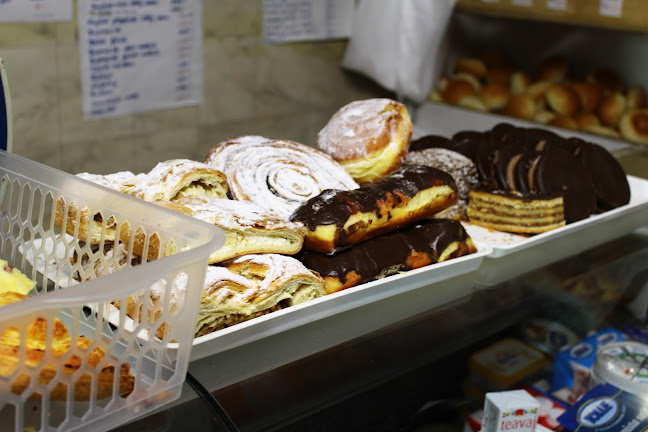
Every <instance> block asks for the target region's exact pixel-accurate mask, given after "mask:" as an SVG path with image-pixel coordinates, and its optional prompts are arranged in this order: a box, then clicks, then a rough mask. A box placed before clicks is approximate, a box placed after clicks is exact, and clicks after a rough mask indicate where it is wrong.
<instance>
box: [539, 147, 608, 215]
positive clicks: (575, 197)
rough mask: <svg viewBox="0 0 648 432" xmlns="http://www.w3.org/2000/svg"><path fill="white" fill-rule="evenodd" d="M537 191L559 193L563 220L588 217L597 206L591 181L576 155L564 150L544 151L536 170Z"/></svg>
mask: <svg viewBox="0 0 648 432" xmlns="http://www.w3.org/2000/svg"><path fill="white" fill-rule="evenodd" d="M535 180H536V186H537V188H538V192H540V193H545V194H551V193H555V194H562V196H563V204H564V207H565V222H567V223H570V222H575V221H578V220H581V219H585V218H587V217H589V215H590V214H592V212H593V211H594V209H595V208H596V192H595V191H594V184H593V183H592V179H591V177H590V175H589V173H588V172H587V171H586V170H585V167H583V165H581V163H580V162H579V160H578V158H576V156H573V155H572V154H571V153H569V152H568V151H567V150H564V149H561V148H555V149H553V150H552V151H551V152H544V153H543V154H542V156H541V157H540V160H539V162H538V166H537V168H536V170H535Z"/></svg>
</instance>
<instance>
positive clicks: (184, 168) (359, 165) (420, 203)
mask: <svg viewBox="0 0 648 432" xmlns="http://www.w3.org/2000/svg"><path fill="white" fill-rule="evenodd" d="M411 134H412V122H411V120H410V117H409V115H408V113H407V110H406V108H405V106H404V105H402V104H400V103H398V102H396V101H393V100H391V99H370V100H365V101H356V102H352V103H350V104H349V105H347V106H344V107H342V108H341V109H340V110H339V111H338V112H337V113H335V114H334V115H333V116H332V117H331V119H330V121H329V122H328V123H327V124H326V125H325V126H324V128H323V129H322V130H321V132H320V133H319V134H318V137H317V143H316V147H310V146H307V145H304V144H300V143H297V142H293V141H289V140H284V139H270V138H265V137H261V136H254V135H250V136H239V137H234V138H232V139H228V140H225V141H223V142H220V143H217V144H216V145H213V146H212V147H211V148H210V149H209V150H208V152H207V154H206V157H205V159H204V160H203V161H202V162H198V161H190V160H185V159H181V160H171V161H166V162H162V163H160V164H158V165H157V166H156V167H155V168H154V169H153V170H152V171H151V172H149V173H142V174H133V173H128V172H121V173H115V174H111V175H107V176H100V175H95V174H88V173H82V174H78V176H79V177H81V178H85V179H87V180H90V181H93V182H95V183H98V184H101V185H103V186H107V187H110V188H112V189H115V190H118V191H121V192H123V193H127V194H130V195H132V196H134V197H137V198H139V199H142V200H146V201H150V202H153V203H155V204H157V205H159V206H163V207H165V208H167V209H170V210H174V211H177V212H180V213H183V214H186V215H188V216H191V217H194V218H197V219H200V220H203V221H205V222H207V223H210V224H214V225H216V226H219V227H220V228H222V229H223V231H224V233H225V236H226V242H225V245H224V246H223V247H221V248H220V249H219V250H217V251H214V253H213V254H212V255H211V256H210V258H209V266H208V268H207V270H206V278H205V285H204V289H203V293H202V302H201V306H200V311H199V318H198V322H197V324H196V336H197V337H198V336H203V335H206V334H209V333H211V332H214V331H216V330H219V329H222V328H225V327H228V326H231V325H234V324H237V323H240V322H243V321H246V320H249V319H252V318H255V317H258V316H261V315H264V314H267V313H270V312H273V311H276V310H279V309H283V308H286V307H290V306H292V305H296V304H300V303H303V302H307V301H310V300H312V299H315V298H317V297H321V296H323V295H326V294H329V293H332V292H336V291H339V290H340V289H345V288H349V287H351V286H355V285H358V284H361V283H364V282H368V281H370V280H374V279H377V278H382V277H385V276H389V275H391V274H394V273H398V272H402V271H406V270H409V269H415V268H419V267H422V266H426V265H430V264H434V263H436V262H441V261H445V260H448V259H452V258H456V257H459V256H463V255H467V254H470V253H473V252H475V251H476V247H475V245H474V244H473V242H472V239H471V238H470V237H469V236H468V235H467V234H466V232H465V230H464V229H463V226H462V225H461V224H460V222H459V221H456V220H436V219H433V218H434V216H435V215H436V214H438V213H440V212H444V211H446V210H447V209H448V208H450V207H452V206H453V205H455V204H456V202H457V200H458V198H459V192H458V188H457V182H456V181H455V180H454V178H453V176H452V175H450V174H448V173H446V172H444V171H442V170H441V169H438V168H435V167H432V166H426V165H422V164H418V165H413V164H406V163H405V157H406V155H407V151H408V148H409V144H410V139H411ZM461 181H463V179H461ZM56 220H57V224H59V226H61V227H63V228H64V229H65V230H66V232H68V233H73V232H75V230H76V231H78V232H79V238H80V239H81V240H82V241H84V242H88V243H99V240H100V239H99V237H98V235H97V234H101V233H102V232H108V231H109V232H110V234H112V237H109V236H104V237H105V238H104V243H103V244H104V246H106V245H107V246H108V247H106V248H105V250H104V252H103V255H102V259H100V260H97V259H96V258H94V259H90V260H86V261H87V262H85V267H84V269H82V270H80V271H79V276H80V279H85V278H92V277H99V276H102V275H105V274H108V273H111V272H114V271H117V269H119V268H122V267H123V266H128V265H138V264H139V263H141V262H142V261H147V260H154V259H158V258H162V257H164V256H166V255H170V254H173V253H174V252H176V251H175V246H174V245H173V244H166V243H163V242H162V241H161V240H160V239H159V238H158V237H157V236H156V235H155V234H154V235H150V236H148V237H147V236H146V235H144V234H143V233H142V232H140V231H136V232H132V231H131V229H130V227H129V226H128V225H127V224H124V225H123V226H119V227H118V226H117V223H116V221H115V220H111V219H109V220H103V218H102V215H100V214H93V212H91V211H88V210H87V209H80V208H77V206H75V205H74V203H66V202H64V201H63V200H60V201H59V203H58V206H57V219H56ZM86 227H89V228H86ZM107 228H110V229H107ZM131 242H132V244H133V248H132V250H133V253H134V254H136V255H137V256H136V257H133V258H129V257H128V255H127V254H126V252H125V248H124V247H122V246H123V245H128V244H131ZM120 245H122V246H120ZM387 251H393V252H394V253H389V254H388V256H384V257H383V256H382V255H384V254H385V252H387ZM350 257H354V258H350ZM86 258H87V257H86ZM77 259H78V258H77ZM129 259H131V261H130V262H129ZM324 262H327V264H324V266H322V264H321V263H324ZM340 263H343V264H340ZM370 264H371V268H370V269H369V268H368V266H369V265H370ZM340 265H343V266H344V269H345V271H344V272H341V271H339V270H338V269H339V267H340ZM175 285H176V286H179V287H182V286H184V285H183V284H182V283H175ZM185 285H186V284H185ZM154 288H155V287H153V288H152V289H151V290H150V294H145V293H137V294H134V295H132V296H131V297H130V298H129V299H128V304H127V305H122V304H121V303H120V302H117V303H116V304H115V305H116V306H117V307H120V308H124V307H125V308H126V310H127V313H128V315H129V316H131V317H139V316H141V315H143V314H142V313H141V312H142V311H141V309H142V305H143V304H144V303H146V302H148V303H152V304H153V306H155V305H156V304H164V303H165V302H166V303H168V304H170V307H171V309H173V308H174V307H175V306H174V305H175V304H176V303H178V299H176V298H174V297H173V296H178V295H180V294H181V292H175V293H172V294H171V298H165V292H163V288H162V287H158V288H159V289H158V288H155V289H154ZM176 291H181V290H176ZM149 300H150V302H149ZM149 309H150V310H155V307H153V308H150V307H149ZM144 315H145V314H144ZM154 318H155V316H149V319H154ZM163 330H164V329H163ZM158 336H160V337H162V336H164V331H162V333H161V334H158Z"/></svg>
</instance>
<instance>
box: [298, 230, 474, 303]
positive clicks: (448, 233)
mask: <svg viewBox="0 0 648 432" xmlns="http://www.w3.org/2000/svg"><path fill="white" fill-rule="evenodd" d="M476 251H477V249H476V247H475V245H474V244H473V242H472V239H471V238H470V237H469V236H468V234H467V233H466V231H465V230H464V228H463V226H462V225H461V223H460V222H459V221H456V220H452V219H431V220H426V221H422V222H418V223H415V224H413V225H411V226H409V227H408V228H405V229H400V230H396V231H392V232H389V233H386V234H383V235H381V236H378V237H374V238H372V239H370V240H367V241H365V242H362V243H360V244H358V245H356V246H354V247H352V248H350V249H347V250H344V251H342V252H339V253H337V254H334V255H327V254H323V253H319V252H312V251H302V252H300V253H299V254H298V255H296V258H297V259H299V260H300V261H301V262H302V263H303V264H304V265H305V266H306V267H308V268H309V269H311V270H314V271H316V272H317V273H319V274H320V275H321V276H322V277H323V278H324V281H325V285H326V290H327V292H328V293H329V294H331V293H334V292H337V291H340V290H343V289H346V288H350V287H352V286H355V285H359V284H361V283H365V282H369V281H371V280H375V279H379V278H382V277H385V276H389V275H392V274H395V273H398V272H401V271H407V270H413V269H416V268H420V267H423V266H427V265H430V264H434V263H437V262H442V261H446V260H449V259H452V258H457V257H460V256H464V255H468V254H471V253H474V252H476Z"/></svg>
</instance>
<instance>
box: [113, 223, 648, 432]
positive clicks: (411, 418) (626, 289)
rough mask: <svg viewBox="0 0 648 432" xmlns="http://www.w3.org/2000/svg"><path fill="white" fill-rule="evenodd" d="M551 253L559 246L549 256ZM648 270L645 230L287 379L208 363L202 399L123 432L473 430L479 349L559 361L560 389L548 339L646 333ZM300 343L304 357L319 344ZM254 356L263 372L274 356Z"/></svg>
mask: <svg viewBox="0 0 648 432" xmlns="http://www.w3.org/2000/svg"><path fill="white" fill-rule="evenodd" d="M551 252H552V249H551V245H550V244H549V245H548V248H547V250H546V251H545V253H547V254H551ZM646 258H648V230H647V229H645V228H639V229H636V230H634V231H633V232H631V233H629V234H626V235H623V236H620V237H618V238H615V239H613V240H611V241H608V242H605V243H604V244H601V245H598V246H596V247H593V248H589V249H587V250H583V251H580V252H579V253H576V254H574V255H572V256H569V257H566V258H563V259H560V260H558V261H556V262H554V263H551V264H548V265H545V266H542V267H541V268H537V269H533V270H531V271H529V272H525V273H523V274H521V275H519V276H517V277H515V278H512V279H509V280H504V281H502V282H499V283H497V284H494V285H490V286H473V287H472V290H471V291H470V293H469V294H467V295H465V296H462V297H461V298H458V299H456V300H454V301H452V302H451V303H449V304H445V305H443V306H439V307H435V308H432V309H430V310H427V311H424V312H421V313H418V314H415V315H413V316H411V317H408V318H406V319H403V320H400V321H398V322H395V323H393V324H390V325H388V326H386V327H383V328H380V329H376V330H374V331H371V332H368V333H366V334H364V335H360V336H356V337H352V338H350V339H349V340H347V341H344V342H341V343H339V344H334V345H333V346H331V347H329V348H326V349H323V350H321V351H319V352H315V353H312V354H310V355H307V356H304V357H302V358H298V359H296V360H295V361H291V362H288V363H286V364H283V365H281V366H278V367H276V368H269V369H268V370H266V371H261V372H259V373H252V374H250V376H247V377H245V375H246V374H245V372H243V371H241V372H239V374H240V376H241V377H244V378H242V379H240V380H238V381H236V382H231V383H227V385H224V386H219V384H218V381H219V380H220V381H221V382H226V380H221V379H220V378H219V375H220V374H221V373H223V371H234V370H236V367H235V366H233V365H231V364H228V363H236V362H238V363H239V366H241V367H242V368H245V367H252V366H253V365H254V364H255V362H253V361H251V360H250V359H249V358H247V359H246V358H245V357H239V356H238V354H245V351H238V352H236V353H235V355H233V356H231V358H228V356H227V355H220V356H219V355H214V356H211V357H207V358H204V359H201V360H198V361H195V362H193V363H192V364H191V365H190V367H189V374H190V380H191V381H192V384H194V385H195V383H193V381H196V382H198V383H200V384H199V385H200V386H201V387H203V389H202V390H201V389H196V388H195V387H191V385H189V384H186V385H185V391H184V392H183V397H182V398H181V401H180V402H179V403H178V404H177V405H176V406H174V407H173V408H169V409H166V410H163V411H162V412H159V413H158V414H155V415H153V416H150V417H147V418H144V419H140V420H138V421H136V422H133V423H131V424H128V425H124V426H123V427H121V428H118V429H116V430H118V431H124V432H125V431H130V430H133V431H134V430H151V431H152V430H160V431H179V430H187V429H188V428H192V426H193V425H195V426H196V427H200V428H202V429H206V430H223V431H228V430H240V431H261V430H277V431H279V430H281V431H305V430H308V431H316V430H322V431H330V430H337V431H342V430H349V431H351V430H354V431H358V430H363V431H410V430H411V431H414V430H462V429H463V427H464V422H465V421H466V418H467V416H468V415H469V414H470V413H471V412H472V411H474V410H476V409H479V407H480V405H481V403H482V402H481V400H480V399H479V396H478V395H476V394H475V392H474V391H472V392H471V391H470V389H469V388H468V386H467V380H468V378H469V377H470V375H471V372H473V371H471V366H470V364H469V359H470V357H471V356H472V355H474V354H475V353H476V352H478V351H479V350H480V349H483V348H485V347H487V346H491V345H492V344H493V343H495V342H497V341H501V340H503V339H506V338H514V339H516V340H520V341H522V342H524V343H525V344H528V345H530V346H533V347H535V348H536V349H538V350H540V351H542V352H543V353H544V354H545V355H546V358H547V359H548V363H547V364H546V367H545V368H543V369H541V370H539V371H538V373H537V374H535V375H534V376H533V377H532V378H533V379H537V380H538V381H541V380H542V379H544V380H550V379H551V374H552V366H553V362H554V361H555V355H556V346H553V347H552V346H550V344H548V342H547V339H546V337H545V336H546V332H547V331H549V330H551V329H557V328H558V329H562V330H561V331H562V334H563V336H565V337H566V339H565V340H564V341H566V342H568V341H572V342H573V340H574V338H577V339H581V338H583V337H585V336H586V335H588V334H590V333H592V332H595V331H598V330H600V329H602V328H605V327H613V328H616V329H618V330H621V331H626V332H628V331H630V330H631V329H641V328H643V329H645V328H646V318H647V316H646V315H647V307H648V268H647V267H646V262H647V260H646ZM458 279H459V281H457V282H458V283H470V281H469V280H467V279H463V278H461V277H460V278H458ZM431 289H432V288H431ZM333 318H335V317H333ZM374 318H375V317H372V316H371V315H365V314H362V319H363V320H372V319H374ZM539 323H544V324H543V325H544V327H542V325H540V327H541V330H542V331H540V330H538V329H539V327H538V324H539ZM349 332H350V333H353V331H352V329H349ZM284 336H285V335H284ZM294 336H295V337H294V338H292V339H291V342H290V343H292V344H293V345H301V344H308V343H309V342H308V341H307V340H303V339H299V336H300V335H299V334H295V335H294ZM302 336H303V335H302ZM311 336H313V337H316V336H315V335H311ZM243 348H245V347H243ZM265 348H268V347H267V346H266V347H265ZM235 351H236V350H235ZM270 351H272V349H269V352H270ZM247 354H250V355H252V352H251V351H250V352H248V353H247ZM254 355H255V356H257V357H259V359H257V360H258V361H259V362H260V363H263V362H264V351H262V350H257V351H256V352H255V353H254ZM269 360H270V361H269V362H268V363H269V364H272V355H271V353H270V355H269ZM210 386H212V388H210ZM213 386H216V387H213ZM204 390H207V392H206V393H200V392H201V391H204ZM223 418H225V419H226V420H225V421H227V420H231V422H232V423H233V424H234V425H235V426H234V427H235V428H236V429H233V428H232V427H230V428H228V426H227V425H226V423H224V422H223ZM423 427H428V428H430V429H422V428H423ZM432 428H434V429H432Z"/></svg>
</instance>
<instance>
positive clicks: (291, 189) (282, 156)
mask: <svg viewBox="0 0 648 432" xmlns="http://www.w3.org/2000/svg"><path fill="white" fill-rule="evenodd" d="M205 163H206V164H208V165H210V166H212V167H213V168H215V169H217V170H219V171H222V172H223V173H225V175H226V177H227V182H228V185H229V192H230V195H231V196H232V198H234V199H236V200H240V201H250V202H252V203H254V204H256V205H258V206H261V207H263V208H265V209H266V210H268V211H271V212H274V213H276V214H278V215H280V216H282V217H284V218H286V219H287V218H288V217H289V216H290V215H291V214H292V212H293V211H294V210H295V209H296V208H297V207H299V206H300V205H301V204H302V203H304V202H305V201H307V200H308V199H310V198H312V197H314V196H316V195H318V194H319V193H320V192H322V191H323V190H325V189H342V190H349V189H355V188H357V187H358V184H357V183H356V182H355V181H354V180H353V179H352V178H351V176H350V175H349V174H348V173H347V172H346V171H345V170H344V168H342V167H341V166H340V165H339V164H338V163H337V162H335V161H334V160H333V159H332V158H331V157H330V156H328V155H327V154H325V153H323V152H321V151H319V150H317V149H315V148H313V147H308V146H306V145H304V144H300V143H296V142H293V141H288V140H272V139H268V138H264V137H261V136H242V137H237V138H233V139H231V140H227V141H223V142H221V143H219V144H216V145H215V146H214V147H213V148H212V149H211V150H210V151H209V153H208V154H207V156H206V158H205Z"/></svg>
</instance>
